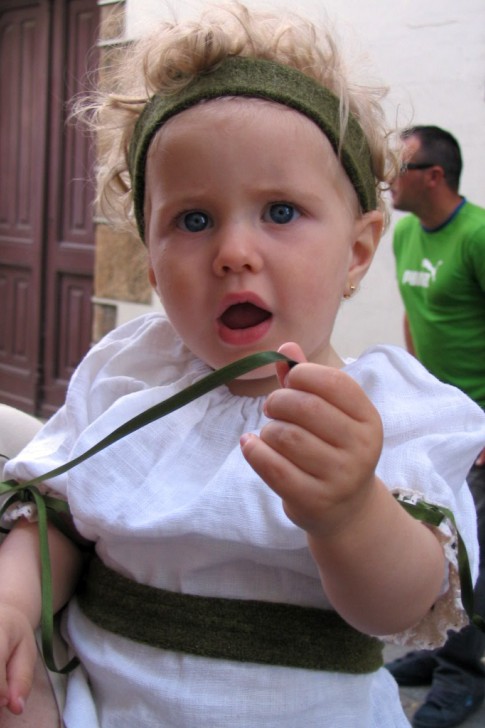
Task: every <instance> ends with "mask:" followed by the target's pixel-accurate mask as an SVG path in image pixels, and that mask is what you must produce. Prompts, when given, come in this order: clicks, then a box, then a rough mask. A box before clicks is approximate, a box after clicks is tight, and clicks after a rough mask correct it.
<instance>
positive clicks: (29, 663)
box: [7, 636, 37, 715]
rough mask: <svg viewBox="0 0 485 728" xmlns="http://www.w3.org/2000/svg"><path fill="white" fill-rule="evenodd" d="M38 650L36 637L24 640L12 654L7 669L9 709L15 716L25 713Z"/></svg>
mask: <svg viewBox="0 0 485 728" xmlns="http://www.w3.org/2000/svg"><path fill="white" fill-rule="evenodd" d="M36 659H37V648H36V645H35V640H34V637H33V636H32V639H31V640H30V639H27V640H23V641H22V642H21V643H20V644H19V645H18V647H17V649H16V650H15V652H14V653H13V654H12V657H11V659H10V662H9V664H8V667H7V680H8V696H9V698H8V704H7V707H8V709H9V710H10V711H11V712H12V713H14V714H15V715H20V714H21V713H22V712H23V709H24V706H25V701H26V700H27V698H28V696H29V694H30V691H31V689H32V682H33V679H34V668H35V661H36Z"/></svg>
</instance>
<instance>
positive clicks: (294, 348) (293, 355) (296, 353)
mask: <svg viewBox="0 0 485 728" xmlns="http://www.w3.org/2000/svg"><path fill="white" fill-rule="evenodd" d="M278 352H279V353H280V354H284V355H285V356H287V357H288V358H289V359H293V361H296V362H303V361H306V358H305V354H304V353H303V350H302V348H301V347H300V346H298V344H295V343H293V342H288V343H286V344H283V345H282V346H280V348H279V349H278ZM289 371H290V366H289V364H287V363H286V362H284V361H280V362H277V363H276V374H277V377H278V381H279V383H280V387H284V386H286V385H285V382H286V377H287V374H288V372H289Z"/></svg>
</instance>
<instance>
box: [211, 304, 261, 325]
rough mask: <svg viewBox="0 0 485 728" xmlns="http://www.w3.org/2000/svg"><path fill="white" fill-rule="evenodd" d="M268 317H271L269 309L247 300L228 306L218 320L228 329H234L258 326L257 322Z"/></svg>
mask: <svg viewBox="0 0 485 728" xmlns="http://www.w3.org/2000/svg"><path fill="white" fill-rule="evenodd" d="M269 318H271V313H270V312H269V311H267V310H266V309H264V308H261V307H260V306H256V305H255V304H254V303H249V301H247V302H245V303H235V304H234V305H232V306H229V308H227V309H226V310H225V311H224V313H223V314H222V316H221V317H220V319H219V320H220V322H221V323H222V324H223V325H224V326H227V328H228V329H233V330H234V329H250V328H251V327H253V326H259V324H262V323H263V322H264V321H267V320H268V319H269Z"/></svg>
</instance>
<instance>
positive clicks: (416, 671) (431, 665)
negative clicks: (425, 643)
mask: <svg viewBox="0 0 485 728" xmlns="http://www.w3.org/2000/svg"><path fill="white" fill-rule="evenodd" d="M436 666H437V662H436V658H435V656H434V652H433V651H432V650H419V652H408V654H407V655H404V657H398V658H397V660H393V661H392V662H388V663H387V664H386V665H385V667H387V669H388V670H389V672H390V673H391V675H392V676H393V678H394V680H395V681H396V682H397V684H398V685H399V686H400V687H414V686H417V685H431V683H432V681H433V671H434V669H435V668H436Z"/></svg>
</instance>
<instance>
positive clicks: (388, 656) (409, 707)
mask: <svg viewBox="0 0 485 728" xmlns="http://www.w3.org/2000/svg"><path fill="white" fill-rule="evenodd" d="M407 651H408V650H406V649H403V648H401V647H386V648H385V650H384V659H385V660H386V662H387V661H389V660H393V659H394V658H395V657H400V656H401V655H403V654H404V653H405V652H407ZM426 693H427V688H401V689H400V694H401V702H402V705H403V708H404V712H405V713H406V715H407V717H408V718H409V720H411V718H412V716H413V715H414V713H415V711H416V710H417V709H418V708H419V706H420V705H421V703H422V702H423V700H424V697H425V695H426ZM460 728H485V702H484V703H483V704H482V707H481V708H480V710H478V711H477V712H476V713H474V714H473V715H471V716H470V717H469V718H468V720H466V721H465V722H464V723H461V724H460Z"/></svg>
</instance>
